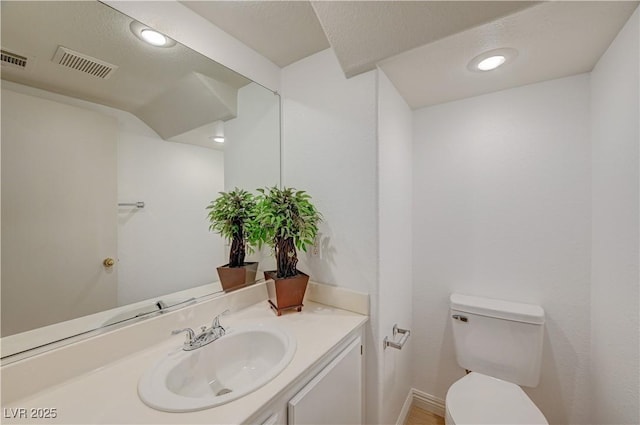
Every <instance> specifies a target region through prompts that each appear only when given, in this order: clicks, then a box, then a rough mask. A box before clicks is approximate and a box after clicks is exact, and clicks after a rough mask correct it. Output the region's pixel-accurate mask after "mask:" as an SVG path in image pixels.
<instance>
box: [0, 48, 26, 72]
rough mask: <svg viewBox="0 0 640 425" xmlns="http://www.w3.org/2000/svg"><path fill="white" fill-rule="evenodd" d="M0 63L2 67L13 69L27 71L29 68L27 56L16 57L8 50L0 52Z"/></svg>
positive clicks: (16, 55)
mask: <svg viewBox="0 0 640 425" xmlns="http://www.w3.org/2000/svg"><path fill="white" fill-rule="evenodd" d="M0 52H1V53H0V63H1V64H2V66H7V67H10V68H14V69H23V70H28V69H29V68H30V66H29V65H30V64H31V62H32V61H31V60H30V59H29V58H28V57H27V56H22V55H18V54H16V53H12V52H10V51H8V50H4V49H2V50H0Z"/></svg>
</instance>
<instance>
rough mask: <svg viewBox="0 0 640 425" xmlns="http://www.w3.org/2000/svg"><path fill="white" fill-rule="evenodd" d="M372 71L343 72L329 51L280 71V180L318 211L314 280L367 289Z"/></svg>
mask: <svg viewBox="0 0 640 425" xmlns="http://www.w3.org/2000/svg"><path fill="white" fill-rule="evenodd" d="M375 85H376V80H375V72H369V73H366V74H363V75H361V76H358V77H355V78H351V79H348V80H347V79H346V78H345V77H344V74H343V73H342V71H341V69H340V67H339V65H338V62H337V59H336V57H335V55H334V53H333V52H332V51H331V50H325V51H323V52H320V53H317V54H315V55H313V56H310V57H308V58H306V59H303V60H301V61H299V62H296V63H294V64H293V65H290V66H288V67H286V68H284V69H283V70H282V96H283V116H284V120H283V145H284V147H283V185H285V186H293V187H295V188H297V189H302V190H306V191H307V192H308V193H309V194H310V195H311V196H312V198H313V202H314V203H315V205H316V206H317V207H318V209H319V210H320V212H321V213H322V214H323V216H324V221H323V222H322V223H321V224H320V232H321V237H320V241H321V245H322V247H321V248H322V249H321V252H320V256H319V257H315V258H312V257H311V256H310V255H305V254H304V253H303V254H302V255H301V256H300V257H301V261H300V265H299V267H300V268H301V269H302V270H304V271H306V272H309V273H310V274H311V276H312V278H313V279H314V280H316V281H318V282H323V283H330V284H338V285H340V286H344V287H347V288H350V289H353V290H356V291H363V292H369V291H370V290H371V284H372V282H375V281H376V279H377V271H376V268H377V265H376V259H377V234H376V228H377V215H378V205H377V187H376V179H377V177H376V176H377V174H376V161H377V153H376V86H375Z"/></svg>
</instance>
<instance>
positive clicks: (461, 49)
mask: <svg viewBox="0 0 640 425" xmlns="http://www.w3.org/2000/svg"><path fill="white" fill-rule="evenodd" d="M636 7H637V3H636V2H611V1H604V2H568V1H567V2H548V3H542V4H539V5H536V6H534V7H532V8H529V9H526V10H524V11H522V12H519V13H516V14H513V15H510V16H507V17H505V18H502V19H499V20H496V21H493V22H491V23H488V24H485V25H481V26H479V27H475V28H472V29H469V30H467V31H463V32H460V33H458V34H455V35H452V36H450V37H447V38H444V39H442V40H438V41H436V42H433V43H430V44H426V45H424V46H422V47H418V48H416V49H413V50H411V51H408V52H405V53H403V54H400V55H398V56H395V57H393V58H390V59H388V60H386V61H383V62H382V63H381V64H380V67H381V68H382V70H383V71H384V72H385V74H386V75H387V76H388V77H389V79H390V80H391V81H392V82H393V84H394V85H395V87H396V88H397V89H398V91H399V92H400V94H401V95H402V96H403V97H404V99H405V100H406V101H407V103H408V104H409V106H410V107H412V108H413V109H416V108H419V107H423V106H427V105H433V104H438V103H443V102H448V101H452V100H457V99H463V98H467V97H470V96H476V95H479V94H483V93H489V92H493V91H497V90H502V89H506V88H511V87H517V86H522V85H526V84H531V83H535V82H539V81H544V80H550V79H555V78H561V77H565V76H569V75H575V74H579V73H583V72H589V71H591V70H592V69H593V67H594V66H595V64H596V62H597V61H598V59H599V58H600V56H602V54H603V53H604V51H605V50H606V49H607V47H608V46H609V44H611V42H612V41H613V39H614V38H615V36H616V35H617V33H618V32H619V31H620V28H621V27H622V26H623V25H624V23H625V22H626V21H627V19H628V18H629V16H630V15H631V13H632V12H633V10H634V9H635V8H636ZM502 47H510V48H515V49H516V50H517V51H518V56H517V57H516V58H515V60H513V61H512V62H511V63H509V64H507V65H504V66H503V67H500V68H498V69H496V70H494V71H490V72H472V71H469V70H468V69H467V64H468V63H469V61H470V60H471V59H472V58H474V57H475V56H476V55H478V54H480V53H483V52H486V51H488V50H492V49H496V48H502Z"/></svg>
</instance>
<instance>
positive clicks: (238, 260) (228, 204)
mask: <svg viewBox="0 0 640 425" xmlns="http://www.w3.org/2000/svg"><path fill="white" fill-rule="evenodd" d="M255 207H256V200H255V197H254V196H253V195H252V194H251V193H249V192H247V191H246V190H243V189H238V188H237V187H236V188H235V189H234V190H232V191H231V192H220V196H219V197H218V198H216V199H215V200H214V201H211V203H210V204H209V205H208V206H207V208H206V209H208V210H209V213H208V214H207V217H208V218H209V222H210V223H211V224H210V226H209V230H211V231H213V232H216V233H219V234H220V235H221V236H222V237H223V238H225V239H226V240H227V241H230V242H231V250H230V251H229V267H242V266H243V265H244V257H245V255H246V253H247V251H248V252H249V253H250V252H251V251H252V249H251V245H248V244H247V226H248V224H249V223H250V222H251V221H252V220H253V219H254V218H255Z"/></svg>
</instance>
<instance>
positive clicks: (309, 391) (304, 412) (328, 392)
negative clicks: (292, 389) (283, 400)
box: [287, 338, 363, 425]
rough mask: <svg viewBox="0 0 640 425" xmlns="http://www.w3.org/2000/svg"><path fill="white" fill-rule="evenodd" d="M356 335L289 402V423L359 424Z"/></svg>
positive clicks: (358, 347)
mask: <svg viewBox="0 0 640 425" xmlns="http://www.w3.org/2000/svg"><path fill="white" fill-rule="evenodd" d="M361 347H362V346H361V340H360V338H357V339H356V340H355V341H353V342H352V343H351V344H350V345H349V346H348V347H347V348H345V349H344V350H343V351H342V352H341V353H340V354H338V356H337V357H336V358H335V359H334V360H333V361H332V362H331V363H330V364H329V365H328V366H326V367H325V368H324V369H322V371H321V372H320V373H319V374H317V375H316V376H315V378H313V379H312V380H311V381H310V382H309V383H308V384H307V385H305V386H304V388H302V389H301V390H300V391H299V392H298V393H297V394H296V395H295V396H294V397H293V398H292V399H291V400H289V403H288V409H287V413H288V420H287V422H288V424H289V425H302V424H318V423H325V424H361V423H362V422H363V418H362V389H363V388H362V354H361V353H362V348H361Z"/></svg>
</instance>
